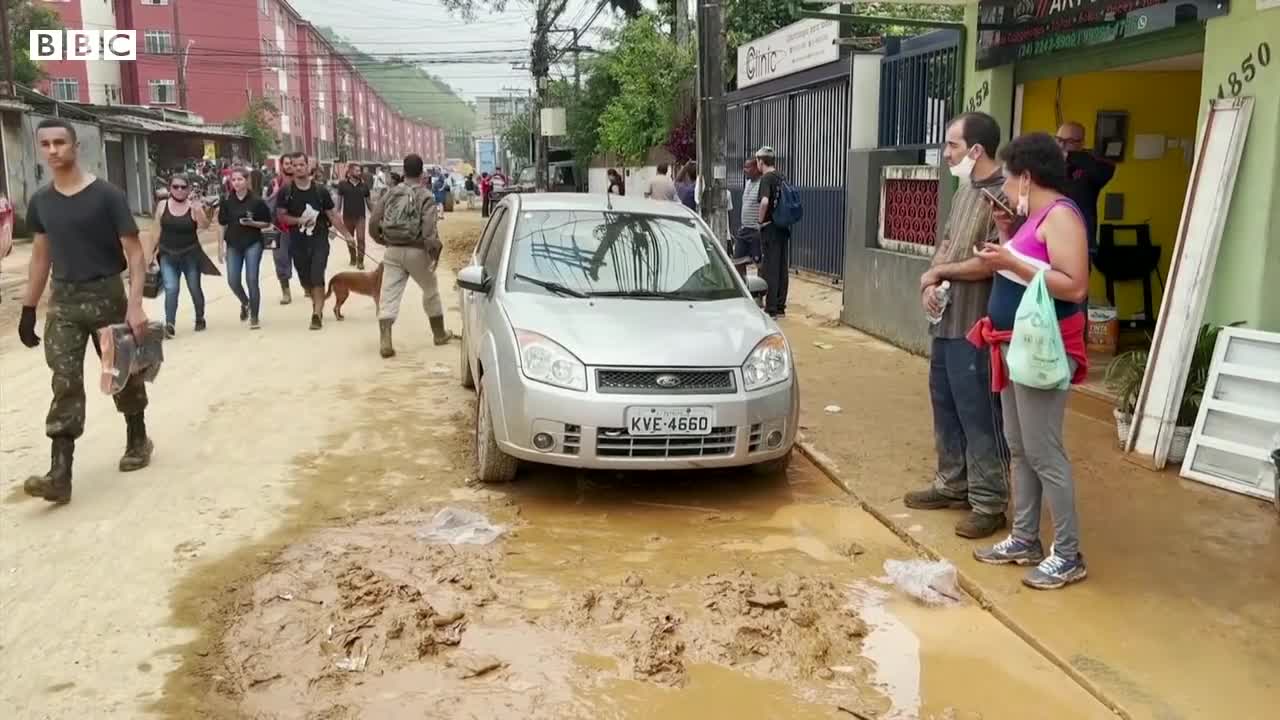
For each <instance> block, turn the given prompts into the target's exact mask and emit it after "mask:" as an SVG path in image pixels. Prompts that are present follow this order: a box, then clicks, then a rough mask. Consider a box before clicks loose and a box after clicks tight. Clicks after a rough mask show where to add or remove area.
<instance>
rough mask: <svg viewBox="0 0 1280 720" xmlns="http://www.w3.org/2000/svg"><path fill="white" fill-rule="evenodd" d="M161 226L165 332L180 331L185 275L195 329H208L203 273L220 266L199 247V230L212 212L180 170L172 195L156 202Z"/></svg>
mask: <svg viewBox="0 0 1280 720" xmlns="http://www.w3.org/2000/svg"><path fill="white" fill-rule="evenodd" d="M152 217H153V218H154V219H155V224H156V226H157V227H158V228H159V237H158V238H157V240H156V246H155V248H154V249H155V251H156V253H157V254H158V256H159V260H160V277H161V278H162V279H163V281H164V334H165V337H167V338H172V337H174V336H175V335H177V328H176V324H177V318H178V295H179V292H180V290H181V282H182V278H186V281H187V292H188V293H190V295H191V305H192V307H193V308H194V309H195V313H196V324H195V329H196V332H200V331H202V330H204V329H205V327H206V324H205V317H204V290H203V288H202V287H201V285H200V275H201V274H202V273H206V274H210V275H213V274H216V273H217V268H216V267H213V263H212V262H210V261H209V256H208V255H205V254H204V248H202V247H200V237H199V231H200V230H203V229H204V228H207V227H209V216H208V214H207V213H205V210H204V205H203V204H201V202H200V200H199V199H198V198H197V199H195V200H192V199H191V181H190V180H189V179H188V177H187V176H186V175H185V174H182V173H179V174H177V175H174V176H173V177H172V178H170V179H169V197H167V198H165V199H164V200H161V201H160V202H159V204H157V205H156V210H155V214H154V215H153V216H152Z"/></svg>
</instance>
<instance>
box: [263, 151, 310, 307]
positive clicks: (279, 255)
mask: <svg viewBox="0 0 1280 720" xmlns="http://www.w3.org/2000/svg"><path fill="white" fill-rule="evenodd" d="M295 155H296V156H298V157H301V156H302V153H289V154H287V155H283V156H281V157H280V174H278V175H276V177H275V182H274V184H273V185H272V187H271V191H270V196H269V199H268V200H267V208H268V209H269V210H270V211H271V216H272V220H274V221H275V223H276V230H277V233H276V244H275V247H274V248H272V250H271V258H272V260H273V262H274V263H275V266H276V279H277V280H279V281H280V304H281V305H288V304H289V303H291V302H293V296H292V295H291V294H290V292H289V282H290V281H291V280H292V279H293V258H291V257H290V256H289V226H288V225H286V224H285V222H284V221H283V220H278V219H277V216H278V214H279V213H277V212H276V210H277V208H276V200H277V198H279V197H280V191H281V190H283V189H284V188H285V187H287V186H289V185H290V184H291V183H292V182H293V160H294V156H295Z"/></svg>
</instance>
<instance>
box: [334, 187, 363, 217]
mask: <svg viewBox="0 0 1280 720" xmlns="http://www.w3.org/2000/svg"><path fill="white" fill-rule="evenodd" d="M338 194H339V195H341V196H342V217H344V218H346V219H348V220H358V219H360V218H362V217H364V215H365V203H367V202H368V201H369V186H368V185H366V184H364V183H363V182H361V183H353V182H351V181H350V180H343V181H342V182H340V183H338Z"/></svg>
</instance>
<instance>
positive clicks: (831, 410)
mask: <svg viewBox="0 0 1280 720" xmlns="http://www.w3.org/2000/svg"><path fill="white" fill-rule="evenodd" d="M822 409H823V410H824V411H825V412H826V413H827V414H828V415H838V414H839V413H841V412H842V411H843V410H844V408H842V407H840V406H839V405H828V406H826V407H824V408H822Z"/></svg>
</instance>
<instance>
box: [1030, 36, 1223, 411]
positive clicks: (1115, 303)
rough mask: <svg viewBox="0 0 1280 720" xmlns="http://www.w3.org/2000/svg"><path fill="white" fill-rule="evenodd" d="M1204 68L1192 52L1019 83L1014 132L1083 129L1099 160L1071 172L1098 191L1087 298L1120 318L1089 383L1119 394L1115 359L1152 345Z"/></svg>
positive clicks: (1096, 310)
mask: <svg viewBox="0 0 1280 720" xmlns="http://www.w3.org/2000/svg"><path fill="white" fill-rule="evenodd" d="M1202 66H1203V55H1202V54H1201V53H1192V54H1185V55H1178V56H1173V57H1167V58H1162V59H1158V60H1150V61H1146V62H1142V63H1139V64H1133V65H1126V66H1122V67H1114V68H1108V69H1106V70H1099V71H1091V72H1085V73H1079V74H1064V75H1061V76H1058V77H1042V78H1038V79H1035V80H1031V81H1028V82H1022V83H1020V84H1019V85H1018V86H1017V96H1016V98H1017V99H1016V101H1015V123H1014V124H1015V128H1014V129H1015V133H1027V132H1037V131H1043V132H1048V133H1051V134H1056V135H1057V136H1059V137H1064V136H1066V137H1070V136H1071V134H1072V133H1071V132H1070V129H1068V130H1067V131H1066V132H1059V129H1060V128H1062V127H1063V125H1064V124H1067V123H1078V124H1079V125H1080V126H1082V127H1083V129H1084V133H1083V134H1084V146H1083V147H1084V149H1085V152H1086V153H1087V154H1088V155H1090V156H1092V157H1091V158H1083V159H1080V160H1079V161H1078V162H1073V163H1071V169H1072V172H1073V174H1074V175H1075V176H1076V182H1075V186H1076V187H1080V186H1081V185H1085V186H1091V187H1093V188H1094V189H1096V191H1097V203H1096V207H1095V211H1096V213H1097V215H1096V217H1097V232H1096V234H1095V242H1094V248H1095V249H1094V252H1093V264H1092V272H1091V279H1090V288H1089V303H1090V307H1091V309H1092V311H1093V312H1092V313H1091V314H1092V316H1093V318H1094V319H1101V318H1103V317H1108V316H1110V315H1111V314H1112V313H1114V316H1115V317H1116V318H1117V321H1118V322H1117V323H1116V326H1115V327H1117V332H1116V333H1115V334H1114V335H1113V336H1112V337H1114V339H1115V344H1114V347H1111V348H1107V349H1105V350H1101V349H1095V351H1094V352H1092V353H1091V355H1092V356H1091V358H1090V360H1091V362H1090V367H1091V370H1090V379H1089V383H1088V389H1089V390H1093V391H1097V392H1098V393H1099V394H1102V395H1106V396H1109V397H1111V398H1114V397H1115V395H1116V394H1117V393H1116V388H1114V387H1112V388H1111V390H1110V391H1108V390H1107V387H1106V383H1105V382H1104V377H1105V374H1106V370H1107V367H1108V365H1109V364H1110V362H1111V360H1112V358H1113V357H1114V356H1115V355H1116V354H1117V353H1124V352H1126V351H1128V350H1143V349H1145V348H1146V346H1147V344H1148V335H1147V333H1148V331H1149V330H1150V328H1151V327H1152V326H1153V324H1154V321H1155V319H1156V313H1157V312H1158V311H1159V308H1160V299H1161V295H1162V293H1163V289H1164V282H1165V279H1166V278H1167V276H1168V271H1169V265H1170V262H1171V260H1172V257H1173V250H1174V244H1175V242H1176V239H1177V232H1178V223H1179V220H1180V218H1181V215H1182V207H1183V204H1184V201H1185V198H1186V191H1187V183H1188V182H1189V180H1190V177H1191V168H1192V164H1193V161H1194V159H1195V141H1196V128H1197V123H1198V116H1199V112H1200V98H1201V84H1202V83H1201V74H1202ZM1077 132H1078V131H1077ZM1111 170H1114V172H1113V173H1111V172H1110V171H1111ZM1082 174H1083V175H1084V179H1083V180H1082V179H1081V176H1082ZM1107 174H1110V175H1111V176H1110V179H1109V180H1105V182H1103V181H1102V178H1105V177H1106V175H1107ZM1094 337H1095V339H1098V335H1097V334H1096V333H1095V336H1094ZM1096 345H1098V343H1095V346H1096ZM1141 372H1142V368H1138V369H1137V373H1138V376H1139V381H1140V378H1141Z"/></svg>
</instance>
